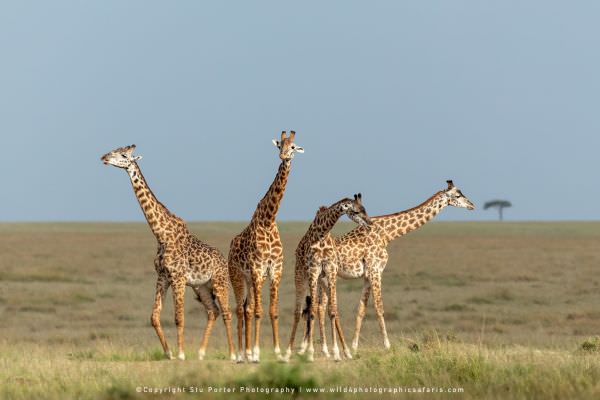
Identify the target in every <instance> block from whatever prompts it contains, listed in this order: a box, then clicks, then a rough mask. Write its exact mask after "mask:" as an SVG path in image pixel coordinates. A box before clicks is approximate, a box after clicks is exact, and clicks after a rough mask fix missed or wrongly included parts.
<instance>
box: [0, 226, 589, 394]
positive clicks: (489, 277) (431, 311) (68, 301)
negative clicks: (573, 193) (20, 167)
mask: <svg viewBox="0 0 600 400" xmlns="http://www.w3.org/2000/svg"><path fill="white" fill-rule="evenodd" d="M307 225H308V223H304V222H283V223H280V230H281V235H282V240H283V243H284V246H285V256H286V259H285V266H284V268H285V270H284V278H283V283H282V288H281V291H280V321H281V322H280V324H281V328H280V329H281V340H282V343H283V344H284V347H285V344H286V343H287V340H288V338H289V330H290V327H291V321H292V309H293V308H292V307H293V299H294V288H293V268H294V248H295V246H296V244H297V243H298V241H299V239H300V237H301V236H302V234H303V233H304V232H305V230H306V228H307ZM243 226H244V224H241V223H214V222H210V223H192V224H190V228H191V230H192V231H193V232H194V233H195V234H197V235H198V237H200V238H201V239H202V240H204V241H206V242H208V243H210V244H213V245H215V246H217V247H218V248H219V249H221V250H222V251H223V253H224V254H227V251H228V247H229V241H230V240H231V238H232V237H233V236H234V235H235V234H237V233H238V232H239V231H240V230H241V229H242V228H243ZM351 227H352V226H351V225H350V224H348V223H342V224H339V225H338V226H337V227H336V230H335V233H336V234H339V233H340V232H343V231H346V230H348V229H350V228H351ZM388 250H389V253H390V260H389V263H388V265H387V268H386V270H385V272H384V275H383V282H384V283H383V301H384V305H385V310H386V313H385V318H386V322H387V328H388V332H389V334H390V340H391V342H392V348H391V349H390V350H389V351H386V350H384V348H383V346H382V340H381V336H380V334H379V330H378V325H377V322H376V318H375V314H374V311H373V309H372V308H371V305H372V301H370V303H369V309H368V312H367V317H366V318H365V321H364V323H363V330H362V335H361V342H360V346H359V349H358V351H357V352H355V353H354V359H353V360H350V361H343V362H341V363H334V362H333V361H330V360H326V359H324V358H323V357H322V356H321V355H320V353H319V352H318V350H319V348H320V347H319V345H318V343H317V344H316V350H317V352H316V353H315V354H316V355H317V356H318V357H317V358H316V361H315V363H307V362H306V360H304V359H302V358H300V357H298V356H295V357H293V358H292V361H291V362H290V363H289V364H280V363H278V362H277V361H276V359H275V357H274V355H273V352H272V343H271V329H270V323H269V319H268V315H267V317H266V318H264V319H263V324H262V327H263V329H262V346H261V347H262V352H261V363H260V364H233V363H231V362H230V361H228V360H227V354H226V340H225V330H224V328H223V324H222V320H221V319H220V318H219V320H218V321H217V323H216V325H215V329H214V331H213V335H212V337H211V340H210V344H209V348H208V352H207V355H206V359H205V360H204V361H198V360H196V351H197V348H198V346H199V342H200V336H201V332H202V329H203V327H204V325H205V323H206V313H205V311H204V309H203V307H202V306H201V304H200V303H198V302H197V301H196V300H195V299H194V296H193V294H192V293H191V290H190V291H189V293H187V298H186V353H187V358H188V360H187V361H183V362H182V361H175V360H174V361H168V360H164V359H163V356H162V351H161V349H160V345H159V342H158V339H157V338H156V336H155V333H154V330H153V328H152V327H151V325H150V311H151V307H152V302H153V296H154V284H155V276H156V274H155V272H154V267H153V258H154V254H155V251H156V245H155V241H154V237H153V236H152V234H151V233H150V231H149V229H148V227H147V226H146V225H145V224H143V223H89V224H88V223H44V224H41V223H40V224H37V223H31V224H0V254H1V255H2V257H0V316H1V321H2V324H1V325H0V397H1V398H7V399H30V398H36V399H59V398H60V399H63V398H81V399H95V398H101V399H102V398H103V399H148V398H152V399H158V398H178V397H196V398H228V399H229V398H232V399H235V398H240V399H242V398H255V397H264V396H266V395H265V394H261V393H258V394H252V393H240V392H239V390H238V391H237V392H236V393H229V394H220V393H209V392H208V388H209V387H229V388H239V387H241V386H245V387H257V388H259V387H268V388H273V387H288V388H294V389H295V393H294V394H293V395H292V394H283V395H279V397H281V398H291V397H294V396H299V397H302V398H304V397H312V398H348V399H361V398H365V399H366V398H402V399H404V398H411V399H426V398H427V399H429V398H436V399H480V398H491V399H500V398H510V399H566V398H578V399H595V398H600V339H598V337H597V335H600V274H599V273H598V272H599V267H600V223H598V222H552V223H510V222H505V223H493V222H474V223H459V222H432V223H430V224H428V225H426V226H425V227H423V228H422V229H420V230H418V231H416V232H414V233H411V234H410V235H408V236H406V237H403V238H400V239H398V240H396V241H394V242H392V243H391V244H390V246H389V248H388ZM361 288H362V282H361V281H359V280H355V281H345V280H339V283H338V296H339V304H340V315H341V319H342V326H343V329H344V333H345V335H346V339H347V340H348V341H349V342H350V341H351V337H352V333H353V327H354V320H355V311H356V306H357V304H358V300H359V297H360V292H361ZM264 292H266V293H265V295H266V294H268V290H265V291H264ZM169 293H170V292H169ZM263 301H264V302H265V303H264V304H267V302H268V299H267V298H266V296H265V298H264V299H263ZM230 302H231V304H232V305H233V303H234V300H233V295H232V296H231V297H230ZM267 314H268V313H267ZM162 321H163V326H164V327H165V329H166V333H167V336H168V339H169V343H170V345H171V347H174V346H175V327H174V322H173V321H174V317H173V311H172V299H171V296H170V294H169V295H168V296H167V301H166V305H165V307H164V309H163V313H162ZM234 328H235V316H234ZM297 343H298V338H297ZM138 387H142V388H144V387H145V388H166V387H188V388H189V387H194V388H198V390H200V388H202V389H203V390H204V392H203V393H188V394H187V395H186V394H185V393H175V394H173V393H163V394H154V393H138V391H137V388H138ZM345 387H351V388H359V387H363V388H368V387H373V388H398V387H404V388H423V387H429V388H444V389H447V388H462V391H461V392H458V393H448V392H446V393H396V394H386V393H370V394H364V393H363V394H360V393H359V394H352V393H344V392H343V390H342V391H341V392H337V393H331V392H330V389H331V388H334V390H339V388H345ZM313 388H316V389H317V392H318V391H320V390H323V392H322V393H316V394H314V393H309V390H311V391H312V389H313ZM335 388H338V389H335ZM300 390H301V392H299V391H300ZM276 396H277V395H269V397H272V398H276Z"/></svg>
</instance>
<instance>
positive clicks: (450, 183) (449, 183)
mask: <svg viewBox="0 0 600 400" xmlns="http://www.w3.org/2000/svg"><path fill="white" fill-rule="evenodd" d="M446 183H447V184H448V189H452V188H453V187H454V183H452V179H448V180H447V181H446Z"/></svg>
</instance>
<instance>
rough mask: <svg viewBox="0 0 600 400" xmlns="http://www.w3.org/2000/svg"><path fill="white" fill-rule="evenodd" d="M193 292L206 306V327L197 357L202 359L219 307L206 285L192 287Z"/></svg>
mask: <svg viewBox="0 0 600 400" xmlns="http://www.w3.org/2000/svg"><path fill="white" fill-rule="evenodd" d="M194 292H196V295H197V296H198V300H200V302H201V303H202V304H204V307H206V313H207V320H206V328H205V329H204V335H203V336H202V341H201V342H200V349H199V350H198V359H199V360H203V359H204V356H205V355H206V347H207V346H208V339H209V338H210V334H211V332H212V329H213V326H214V324H215V320H216V319H217V316H218V315H219V309H218V307H217V305H216V304H215V302H214V300H213V297H212V291H211V290H210V289H209V288H207V287H206V286H197V287H194Z"/></svg>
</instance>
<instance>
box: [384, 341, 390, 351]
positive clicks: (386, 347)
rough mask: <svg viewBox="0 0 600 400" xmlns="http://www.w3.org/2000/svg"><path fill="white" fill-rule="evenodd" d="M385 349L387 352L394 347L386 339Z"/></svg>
mask: <svg viewBox="0 0 600 400" xmlns="http://www.w3.org/2000/svg"><path fill="white" fill-rule="evenodd" d="M383 347H385V349H386V350H389V349H390V347H392V345H391V344H390V341H389V340H388V339H385V341H384V342H383Z"/></svg>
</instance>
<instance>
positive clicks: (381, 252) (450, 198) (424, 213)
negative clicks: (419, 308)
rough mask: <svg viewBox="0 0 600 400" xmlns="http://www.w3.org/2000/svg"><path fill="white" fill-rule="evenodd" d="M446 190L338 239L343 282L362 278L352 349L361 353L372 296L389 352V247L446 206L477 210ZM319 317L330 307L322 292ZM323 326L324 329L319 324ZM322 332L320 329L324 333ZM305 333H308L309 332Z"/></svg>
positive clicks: (454, 189)
mask: <svg viewBox="0 0 600 400" xmlns="http://www.w3.org/2000/svg"><path fill="white" fill-rule="evenodd" d="M446 183H447V184H448V187H447V189H445V190H440V191H439V192H437V193H435V194H434V195H433V196H431V197H430V198H429V199H427V200H425V201H424V202H423V203H421V204H420V205H418V206H416V207H413V208H411V209H408V210H405V211H400V212H398V213H394V214H389V215H381V216H376V217H371V221H372V225H371V226H370V227H368V228H367V227H364V226H358V227H356V228H354V229H353V230H351V231H350V232H348V233H346V234H345V235H342V236H340V237H336V238H335V244H336V246H337V248H338V251H339V255H340V265H339V269H338V276H339V277H341V278H343V279H358V278H363V290H362V295H361V298H360V302H359V304H358V310H357V314H356V325H355V329H354V336H353V339H352V349H353V350H354V351H356V350H357V349H358V339H359V336H360V329H361V325H362V320H363V318H364V316H365V313H366V307H367V301H368V299H369V295H370V294H371V292H372V294H373V301H374V303H375V313H376V315H377V319H378V321H379V330H380V331H381V335H382V336H383V345H384V347H385V348H386V349H389V348H390V341H389V339H388V335H387V331H386V329H385V320H384V317H383V301H382V299H381V275H382V273H383V270H384V269H385V266H386V264H387V261H388V253H387V245H388V244H389V243H390V242H391V241H392V240H394V239H396V238H398V237H400V236H403V235H406V234H407V233H409V232H411V231H414V230H415V229H418V228H420V227H421V226H423V225H424V224H426V223H427V222H429V221H430V220H431V219H433V218H434V217H435V216H436V215H437V214H438V213H439V212H440V211H442V209H444V208H445V207H446V206H454V207H459V208H466V209H468V210H473V209H475V205H474V204H473V203H472V202H471V201H470V200H469V199H468V198H467V197H466V196H465V195H463V194H462V192H461V191H460V189H459V188H457V187H456V186H454V183H453V182H452V181H451V180H448V181H446ZM319 294H320V297H319V317H321V315H322V313H323V311H322V309H324V308H325V304H326V303H327V293H326V292H325V291H320V292H319ZM319 324H320V326H322V325H323V322H322V321H319ZM322 329H323V328H321V331H322ZM306 331H308V329H307V328H306ZM321 341H322V343H323V346H324V347H325V348H326V347H327V343H326V341H327V340H326V338H325V336H324V335H323V334H322V333H321Z"/></svg>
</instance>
